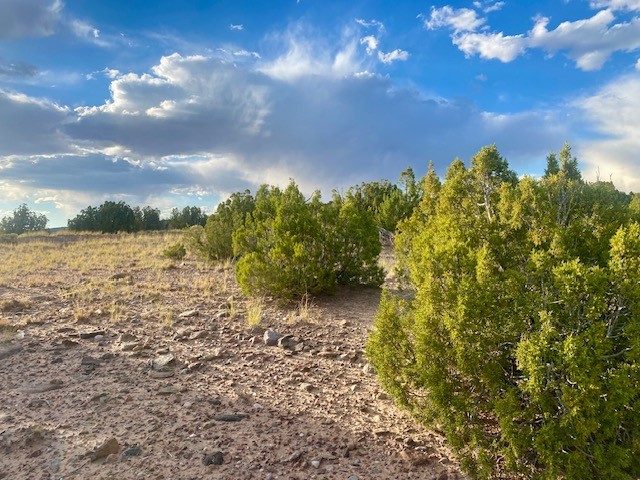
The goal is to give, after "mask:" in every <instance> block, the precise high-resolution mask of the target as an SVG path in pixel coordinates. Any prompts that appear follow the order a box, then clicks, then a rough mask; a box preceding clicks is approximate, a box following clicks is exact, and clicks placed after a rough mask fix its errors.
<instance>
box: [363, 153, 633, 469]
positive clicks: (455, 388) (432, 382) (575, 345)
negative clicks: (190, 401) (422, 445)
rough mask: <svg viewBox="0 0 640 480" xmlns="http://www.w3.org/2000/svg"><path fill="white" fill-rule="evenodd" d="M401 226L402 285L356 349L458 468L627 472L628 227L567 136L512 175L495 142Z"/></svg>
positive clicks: (619, 198) (456, 168)
mask: <svg viewBox="0 0 640 480" xmlns="http://www.w3.org/2000/svg"><path fill="white" fill-rule="evenodd" d="M423 186H424V195H423V199H422V201H421V204H420V207H419V208H418V209H417V210H416V211H415V212H414V214H413V216H412V218H411V219H409V220H407V221H405V222H403V223H402V224H401V227H402V232H401V233H400V234H399V235H398V255H399V256H400V257H401V262H400V265H401V266H404V268H406V270H407V272H406V273H407V277H408V279H409V281H410V282H411V284H412V287H413V289H414V290H413V292H414V294H413V295H409V296H407V295H405V296H403V297H399V296H396V295H393V294H391V293H389V292H386V293H385V294H384V295H383V298H382V300H381V304H380V308H379V311H378V314H377V317H376V322H375V328H374V330H373V331H372V333H371V336H370V338H369V342H368V345H367V354H368V356H369V358H370V360H371V362H372V364H373V365H374V366H375V368H376V369H377V371H378V373H379V375H380V380H381V383H382V384H383V386H384V387H385V388H386V389H387V390H388V391H389V392H390V393H391V394H392V395H393V396H394V397H395V398H396V400H397V401H398V402H399V403H400V404H401V405H402V406H404V407H406V408H407V409H409V410H410V411H411V412H412V413H413V414H414V415H415V416H416V417H417V418H418V419H420V420H421V421H423V422H426V423H428V424H430V425H436V426H437V427H439V428H441V429H442V430H443V431H444V432H445V433H446V435H447V437H448V439H449V441H450V443H451V445H452V446H453V447H454V448H455V449H456V450H457V451H458V452H459V454H460V456H461V458H462V460H463V464H464V465H465V466H466V467H467V469H468V470H469V471H470V472H471V473H472V474H474V475H477V476H480V477H489V476H491V475H492V474H495V473H496V472H497V471H500V470H508V471H514V472H520V473H523V474H525V475H526V476H527V477H531V478H535V477H537V478H547V479H552V478H553V479H555V478H566V479H587V478H601V479H605V478H606V479H632V478H638V476H639V475H640V405H638V397H639V395H640V361H639V360H640V225H639V224H638V223H635V222H634V221H633V218H632V217H633V215H634V214H633V212H632V211H631V210H630V209H629V208H628V202H629V198H628V196H627V195H625V194H623V193H620V192H618V191H617V190H615V188H614V187H613V185H612V184H610V183H606V182H596V183H586V182H584V181H583V180H582V178H581V176H580V173H579V171H578V169H577V162H576V160H575V158H573V157H572V156H571V151H570V149H569V147H568V146H565V148H564V149H563V150H562V151H561V152H560V155H559V160H558V159H556V157H555V156H554V155H552V156H550V157H549V159H548V168H547V172H546V174H545V177H544V178H542V179H539V180H536V179H533V178H528V177H525V178H522V179H521V180H518V179H517V178H516V176H515V175H514V173H513V172H512V171H510V170H509V168H508V165H507V163H506V161H504V159H503V158H502V157H501V156H500V155H499V153H498V151H497V149H496V148H495V146H491V147H485V148H483V149H482V150H481V151H480V152H479V153H478V154H477V155H476V156H475V157H474V158H473V159H472V162H471V167H470V168H469V169H467V168H466V167H465V165H464V164H463V163H462V162H461V161H459V160H456V161H454V162H453V163H452V165H451V167H450V168H449V170H448V172H447V175H446V178H445V180H444V182H443V183H442V184H440V182H439V181H438V179H437V177H436V176H435V174H434V173H433V170H431V171H430V173H429V174H428V175H427V177H426V178H425V181H424V183H423Z"/></svg>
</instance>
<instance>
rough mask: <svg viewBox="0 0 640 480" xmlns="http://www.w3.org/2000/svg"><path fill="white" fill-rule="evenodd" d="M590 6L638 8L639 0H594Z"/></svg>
mask: <svg viewBox="0 0 640 480" xmlns="http://www.w3.org/2000/svg"><path fill="white" fill-rule="evenodd" d="M590 5H591V8H608V9H609V10H631V11H634V10H640V0H596V1H592V2H591V4H590Z"/></svg>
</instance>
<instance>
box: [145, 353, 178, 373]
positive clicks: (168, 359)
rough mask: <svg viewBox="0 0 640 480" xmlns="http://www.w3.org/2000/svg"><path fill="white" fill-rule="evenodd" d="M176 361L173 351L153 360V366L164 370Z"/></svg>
mask: <svg viewBox="0 0 640 480" xmlns="http://www.w3.org/2000/svg"><path fill="white" fill-rule="evenodd" d="M175 361H176V357H174V356H173V354H171V353H167V354H165V355H160V356H158V357H156V358H155V359H154V360H153V362H152V363H151V368H153V369H154V370H162V369H163V368H165V367H168V366H169V365H173V364H175Z"/></svg>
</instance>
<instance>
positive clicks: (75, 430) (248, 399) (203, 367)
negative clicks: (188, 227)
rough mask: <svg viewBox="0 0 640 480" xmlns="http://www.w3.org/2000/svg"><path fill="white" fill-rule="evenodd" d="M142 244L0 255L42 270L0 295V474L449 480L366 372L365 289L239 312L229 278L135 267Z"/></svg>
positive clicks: (40, 247)
mask: <svg viewBox="0 0 640 480" xmlns="http://www.w3.org/2000/svg"><path fill="white" fill-rule="evenodd" d="M112 241H113V242H116V243H117V242H119V241H120V240H119V239H118V238H117V237H114V238H113V240H112ZM129 241H130V240H126V242H129ZM153 241H155V242H159V247H158V248H157V249H155V250H153V249H150V250H145V251H144V252H141V251H138V250H135V249H132V248H130V245H129V244H128V243H127V244H126V245H125V244H123V245H121V246H118V245H116V246H115V249H114V250H113V252H119V253H120V257H121V258H120V259H119V260H118V261H117V262H99V261H97V262H96V263H94V264H91V265H90V267H86V265H85V266H84V267H82V268H81V267H77V266H74V265H75V264H74V263H72V262H67V263H65V262H64V261H62V260H59V258H66V257H65V256H64V253H65V252H64V251H62V252H61V251H59V250H64V249H68V251H67V256H69V254H70V253H71V252H75V253H74V255H75V256H78V255H80V256H81V255H84V254H85V253H86V252H85V253H83V252H81V251H79V249H89V250H91V248H92V244H91V242H90V241H88V242H83V243H82V244H80V242H74V241H73V240H72V241H70V242H65V243H64V245H62V246H60V245H57V246H51V245H49V243H47V242H44V241H43V242H40V243H39V242H33V243H32V244H31V245H26V246H23V245H21V246H19V248H18V247H11V248H10V249H9V250H5V251H4V253H3V254H2V255H5V259H7V258H9V256H12V257H11V259H10V260H7V261H13V262H16V257H15V256H16V255H27V253H29V252H31V250H30V249H35V250H36V257H38V255H40V257H41V258H48V259H49V260H51V261H47V262H44V261H43V260H42V259H40V260H38V259H36V260H33V259H32V258H31V256H29V258H31V260H29V262H31V263H29V265H35V267H34V268H27V267H25V271H24V273H23V274H19V273H16V272H14V273H13V274H11V273H7V272H9V271H8V270H7V271H5V272H4V277H2V278H4V280H2V281H0V302H1V303H0V306H1V307H2V308H1V310H2V311H1V312H0V321H1V323H0V326H1V327H2V342H1V343H0V391H1V395H0V478H2V479H12V480H13V479H50V478H51V479H75V478H77V479H84V478H92V479H113V478H118V479H129V478H132V479H133V478H145V479H147V478H149V479H200V478H220V479H254V478H255V479H307V478H318V479H343V480H347V479H349V480H356V479H360V480H364V479H405V478H415V479H418V478H420V479H438V480H447V479H451V480H453V479H462V478H464V477H463V475H462V474H460V473H459V470H458V467H457V466H456V464H455V462H453V461H452V460H450V459H449V452H448V450H447V448H446V447H445V446H444V445H443V441H442V438H441V437H439V436H438V435H436V434H434V433H430V432H428V431H426V430H424V429H423V428H421V427H419V426H417V425H416V424H415V423H414V422H413V421H411V419H409V418H408V416H406V415H405V414H404V413H402V412H400V411H399V410H398V409H397V408H396V407H395V406H394V404H393V402H392V401H391V400H390V399H389V398H387V396H386V395H385V394H384V393H383V392H382V391H381V389H380V387H379V386H378V384H377V381H376V377H375V373H374V372H373V371H372V369H371V367H370V366H369V365H368V363H367V361H366V358H365V356H364V351H363V350H364V344H365V341H366V336H367V332H368V330H369V329H370V327H371V323H372V320H373V316H374V314H375V310H376V307H377V301H378V299H379V295H380V292H379V290H377V289H342V290H340V291H338V292H337V293H336V294H335V295H333V296H330V297H326V298H320V299H315V300H314V301H313V302H308V303H301V304H299V305H296V306H280V305H277V304H274V303H273V302H270V301H268V300H265V301H260V302H257V301H250V300H247V299H244V298H243V297H242V296H241V295H240V293H239V291H238V289H237V286H235V284H234V283H233V277H232V275H231V274H230V272H229V270H228V267H227V268H225V267H215V266H204V265H203V264H202V262H199V261H197V260H195V259H191V260H189V259H187V260H186V261H184V262H164V263H163V262H160V263H157V262H155V260H154V262H151V261H147V260H145V258H147V257H141V258H138V256H139V255H148V256H149V258H151V257H152V256H154V255H156V256H157V253H158V251H160V250H161V247H162V246H163V245H164V243H166V241H167V240H166V239H165V238H164V237H158V238H157V239H155V240H153ZM163 242H164V243H163ZM50 243H52V242H50ZM0 248H3V246H1V245H0ZM100 248H103V246H101V247H100ZM105 248H106V247H105ZM150 248H151V247H150ZM154 248H155V247H154ZM158 249H160V250H158ZM98 250H99V248H98ZM25 252H26V253H25ZM38 252H39V253H38ZM105 252H106V250H105V251H104V252H103V253H105ZM31 253H33V252H31ZM31 253H29V255H31ZM106 253H108V252H106ZM106 253H105V254H106ZM56 255H59V256H60V257H56ZM87 255H88V253H87ZM40 257H38V258H40ZM153 258H155V257H153ZM52 259H53V260H52ZM0 260H1V258H0ZM27 263H28V262H25V265H26V264H27ZM89 263H90V262H89ZM5 264H6V263H5ZM47 272H50V274H47ZM0 273H2V272H0ZM203 278H205V279H209V280H208V281H207V282H204V283H203V280H202V279H203ZM158 285H160V287H158ZM257 320H259V323H258V324H257V325H255V324H256V323H257ZM249 322H251V323H253V324H254V326H252V325H250V324H249Z"/></svg>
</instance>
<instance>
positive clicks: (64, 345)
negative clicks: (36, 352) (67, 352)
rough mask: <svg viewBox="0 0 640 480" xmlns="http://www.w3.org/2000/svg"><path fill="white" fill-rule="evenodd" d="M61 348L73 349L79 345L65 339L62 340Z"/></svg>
mask: <svg viewBox="0 0 640 480" xmlns="http://www.w3.org/2000/svg"><path fill="white" fill-rule="evenodd" d="M61 345H62V348H73V347H77V346H78V345H80V344H79V343H78V342H74V341H73V340H69V339H68V338H65V339H64V340H62V343H61Z"/></svg>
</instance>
